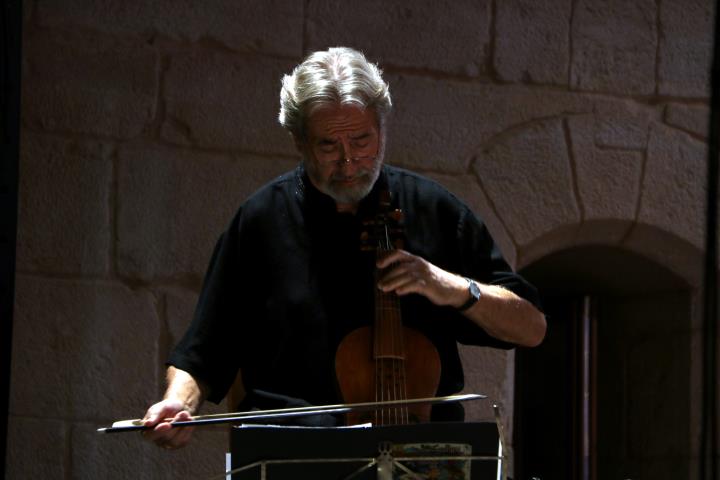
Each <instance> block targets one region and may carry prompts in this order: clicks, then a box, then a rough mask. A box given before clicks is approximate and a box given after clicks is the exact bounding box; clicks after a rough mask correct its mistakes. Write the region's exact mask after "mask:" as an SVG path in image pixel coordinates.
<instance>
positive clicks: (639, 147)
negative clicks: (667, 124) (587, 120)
mask: <svg viewBox="0 0 720 480" xmlns="http://www.w3.org/2000/svg"><path fill="white" fill-rule="evenodd" d="M595 110H596V111H595V112H594V124H595V125H594V130H595V134H594V142H595V145H596V146H597V147H599V148H603V149H620V150H636V151H643V152H644V151H645V150H646V149H647V142H648V130H649V128H650V125H651V124H652V123H654V122H656V121H658V120H660V118H661V117H662V111H661V110H660V109H658V108H654V107H648V106H645V105H643V104H640V103H638V102H635V101H632V100H615V99H608V98H603V99H601V100H599V101H598V102H597V103H596V105H595Z"/></svg>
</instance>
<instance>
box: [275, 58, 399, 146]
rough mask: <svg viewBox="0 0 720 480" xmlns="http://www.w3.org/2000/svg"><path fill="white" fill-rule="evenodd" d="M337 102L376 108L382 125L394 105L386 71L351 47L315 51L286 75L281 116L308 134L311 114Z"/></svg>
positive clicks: (294, 130)
mask: <svg viewBox="0 0 720 480" xmlns="http://www.w3.org/2000/svg"><path fill="white" fill-rule="evenodd" d="M337 104H340V105H357V106H359V107H361V108H372V109H374V110H375V112H376V115H377V118H378V123H379V124H380V126H381V127H382V126H383V125H384V122H385V117H386V115H387V114H388V113H390V110H391V108H392V101H391V100H390V89H389V87H388V85H387V83H385V81H384V80H383V79H382V71H381V70H380V69H379V68H378V66H377V65H375V64H373V63H370V62H368V61H367V59H366V58H365V56H364V55H363V54H362V53H361V52H358V51H357V50H353V49H351V48H345V47H337V48H330V49H328V50H326V51H320V52H315V53H312V54H310V55H309V56H308V57H307V58H306V59H305V60H304V61H303V62H302V63H301V64H300V65H298V66H297V67H295V69H294V70H293V72H292V73H291V74H290V75H285V76H284V77H283V79H282V89H281V90H280V115H278V120H279V121H280V124H281V125H282V126H283V127H285V128H286V129H287V130H288V131H289V132H290V133H291V134H292V135H293V136H294V137H295V138H304V137H305V123H306V121H307V118H308V116H310V115H311V114H312V113H313V112H314V111H315V110H316V109H317V108H320V107H322V106H326V105H337Z"/></svg>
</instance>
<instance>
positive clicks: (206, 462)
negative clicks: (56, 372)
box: [71, 422, 228, 480]
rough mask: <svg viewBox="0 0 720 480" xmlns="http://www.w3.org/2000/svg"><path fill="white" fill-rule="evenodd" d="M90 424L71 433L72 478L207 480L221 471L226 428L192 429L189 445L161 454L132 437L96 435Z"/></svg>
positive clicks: (79, 426) (132, 435) (81, 425)
mask: <svg viewBox="0 0 720 480" xmlns="http://www.w3.org/2000/svg"><path fill="white" fill-rule="evenodd" d="M96 428H97V425H95V424H94V423H81V422H78V423H76V424H75V425H74V426H73V432H72V472H71V477H72V478H133V479H138V480H145V479H147V480H156V479H157V480H163V479H167V480H171V479H177V478H211V477H213V476H217V475H219V474H222V473H223V472H224V471H225V453H226V452H227V451H228V430H227V428H228V427H204V428H196V429H195V432H194V433H193V439H192V440H191V442H190V444H189V445H187V446H185V447H184V448H181V449H177V450H164V449H161V448H159V447H157V446H155V445H154V444H151V443H150V442H147V441H145V440H143V439H142V437H140V435H135V434H124V433H121V434H104V435H102V434H99V433H97V432H96V431H95V430H96Z"/></svg>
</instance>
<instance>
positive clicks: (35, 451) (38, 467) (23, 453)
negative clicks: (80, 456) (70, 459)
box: [4, 412, 69, 479]
mask: <svg viewBox="0 0 720 480" xmlns="http://www.w3.org/2000/svg"><path fill="white" fill-rule="evenodd" d="M36 413H37V412H36ZM66 430H67V429H66V427H65V423H64V422H62V421H59V420H52V419H47V418H43V419H38V418H25V417H17V416H14V415H10V416H8V431H7V435H8V436H7V457H6V462H5V475H6V476H5V477H4V478H18V479H20V478H48V479H49V478H58V479H60V478H68V476H67V472H68V470H69V465H68V464H67V462H66V460H65V458H66V452H67V451H68V450H69V445H68V442H67V441H66V438H67V432H66Z"/></svg>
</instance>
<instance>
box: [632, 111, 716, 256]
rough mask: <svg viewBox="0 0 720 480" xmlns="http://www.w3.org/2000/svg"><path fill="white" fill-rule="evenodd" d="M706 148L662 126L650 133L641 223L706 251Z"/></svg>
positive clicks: (684, 135) (655, 127) (639, 219)
mask: <svg viewBox="0 0 720 480" xmlns="http://www.w3.org/2000/svg"><path fill="white" fill-rule="evenodd" d="M705 157H706V147H705V145H704V144H703V143H701V142H699V141H697V140H694V139H693V138H691V137H690V136H688V135H687V134H685V133H682V132H678V131H677V130H672V129H669V128H667V127H664V126H662V125H656V126H654V127H653V128H652V129H651V131H650V143H649V145H648V159H647V165H646V167H645V176H644V181H643V188H642V191H643V196H642V199H641V207H640V212H639V215H638V222H640V223H646V224H649V225H653V226H655V227H658V228H659V229H661V230H664V231H666V232H668V233H670V234H672V235H676V236H677V237H679V238H681V239H683V240H685V241H687V242H688V243H689V244H691V245H693V246H695V247H696V248H699V249H702V248H703V247H704V242H705V233H704V232H705V215H704V212H705V201H706V199H705V195H706V193H705V192H706V191H707V190H706V181H705V172H706V168H705V165H706V160H705Z"/></svg>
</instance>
